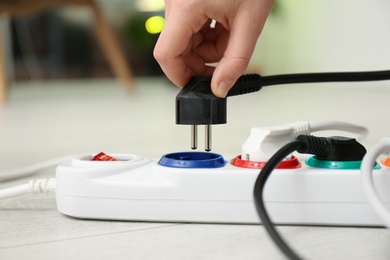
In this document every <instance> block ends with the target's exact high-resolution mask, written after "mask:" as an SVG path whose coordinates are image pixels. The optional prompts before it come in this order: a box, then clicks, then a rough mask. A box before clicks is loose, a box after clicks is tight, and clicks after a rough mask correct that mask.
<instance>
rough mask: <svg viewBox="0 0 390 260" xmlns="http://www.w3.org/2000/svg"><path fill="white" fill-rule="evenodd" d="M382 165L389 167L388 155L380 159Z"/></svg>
mask: <svg viewBox="0 0 390 260" xmlns="http://www.w3.org/2000/svg"><path fill="white" fill-rule="evenodd" d="M382 163H383V165H384V166H387V167H390V157H387V158H386V159H384V160H383V161H382Z"/></svg>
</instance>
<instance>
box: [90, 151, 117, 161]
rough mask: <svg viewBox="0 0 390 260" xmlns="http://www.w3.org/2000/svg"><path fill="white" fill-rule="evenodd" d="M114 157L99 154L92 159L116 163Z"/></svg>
mask: <svg viewBox="0 0 390 260" xmlns="http://www.w3.org/2000/svg"><path fill="white" fill-rule="evenodd" d="M116 160H117V159H115V158H114V157H111V156H109V155H107V154H105V153H98V154H97V155H95V156H94V157H93V158H92V161H116Z"/></svg>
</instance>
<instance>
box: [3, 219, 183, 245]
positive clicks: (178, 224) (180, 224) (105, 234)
mask: <svg viewBox="0 0 390 260" xmlns="http://www.w3.org/2000/svg"><path fill="white" fill-rule="evenodd" d="M182 225H188V223H176V224H170V225H165V226H159V227H151V228H141V229H136V230H124V231H117V232H111V233H104V234H97V235H89V236H81V237H72V238H65V239H58V240H50V241H41V242H36V243H27V244H21V245H14V246H5V247H1V246H0V249H11V248H18V247H25V246H34V245H43V244H51V243H58V242H62V241H70V240H77V239H84V238H91V237H99V236H109V235H115V234H121V233H133V232H140V231H148V230H155V229H162V228H171V227H176V226H182Z"/></svg>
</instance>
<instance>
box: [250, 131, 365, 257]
mask: <svg viewBox="0 0 390 260" xmlns="http://www.w3.org/2000/svg"><path fill="white" fill-rule="evenodd" d="M295 151H297V152H299V153H306V154H313V155H315V156H316V158H317V159H321V160H328V161H329V160H330V161H332V160H334V161H358V160H362V159H363V157H364V155H365V153H366V149H365V148H364V146H363V145H361V144H360V143H358V142H357V141H356V140H355V139H353V138H347V137H328V138H325V137H315V136H309V135H300V136H298V137H297V139H296V140H295V141H292V142H290V143H288V144H286V145H285V146H283V147H282V148H280V149H279V150H278V151H277V152H276V153H275V154H274V155H273V156H272V157H271V158H270V159H269V161H268V162H267V163H266V165H265V166H264V168H263V169H262V170H261V171H260V174H259V175H258V177H257V179H256V182H255V186H254V202H255V205H256V210H257V213H258V214H259V217H260V220H261V222H262V224H263V226H264V228H265V229H266V230H267V232H268V234H269V235H270V237H271V238H272V240H273V241H274V242H275V244H276V245H277V246H278V248H279V249H280V250H281V251H282V252H283V253H284V254H285V255H286V256H287V257H288V258H289V259H291V260H299V259H302V258H301V257H300V256H298V255H297V254H296V253H295V252H294V251H293V250H292V249H291V248H290V247H289V246H288V244H287V243H286V242H285V241H284V240H283V238H282V237H281V236H280V235H279V233H278V232H277V231H276V229H275V227H274V225H273V223H272V221H271V219H270V217H269V216H268V213H267V210H266V209H265V205H264V198H263V192H264V187H265V183H266V181H267V179H268V177H269V176H270V175H271V173H272V171H273V170H274V169H275V168H276V167H277V166H278V164H279V163H280V162H281V161H283V160H284V159H285V158H286V157H287V156H289V155H290V154H291V153H293V152H295Z"/></svg>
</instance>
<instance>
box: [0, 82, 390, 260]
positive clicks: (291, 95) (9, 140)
mask: <svg viewBox="0 0 390 260" xmlns="http://www.w3.org/2000/svg"><path fill="white" fill-rule="evenodd" d="M137 85H138V86H137V92H136V94H135V95H134V96H128V95H126V94H125V92H124V90H123V89H122V88H121V87H120V86H119V85H118V84H117V83H116V82H114V81H111V80H99V81H85V82H84V81H77V82H49V83H33V84H17V85H14V86H12V88H11V90H10V99H9V102H8V103H7V104H5V105H3V106H2V107H1V108H0V177H1V172H6V171H7V170H11V169H15V168H20V167H23V166H27V165H29V164H31V163H35V162H40V161H45V160H47V159H51V158H55V157H59V156H64V155H71V154H78V153H86V152H88V153H89V152H99V151H104V152H115V153H121V152H126V153H137V154H141V155H144V156H147V157H150V158H153V159H158V158H159V157H160V156H161V155H162V154H164V153H167V152H173V151H183V150H188V149H189V145H190V144H189V128H188V127H186V126H177V125H175V123H174V122H175V119H174V98H175V95H176V94H177V92H178V89H177V88H175V87H172V86H171V85H170V84H168V82H167V81H165V80H163V79H139V81H138V82H137ZM389 86H390V83H388V82H377V83H359V84H318V85H313V84H310V85H290V86H274V87H267V88H264V89H263V90H262V91H261V92H259V93H256V94H252V95H247V96H245V97H244V96H243V97H231V98H229V99H228V124H227V125H221V126H215V127H214V128H213V129H214V131H213V137H214V143H213V147H214V148H213V150H214V151H216V152H218V153H222V154H223V155H224V156H225V157H226V158H229V157H230V158H231V157H232V156H235V155H237V154H239V153H240V146H241V144H242V143H243V142H244V141H245V139H246V137H247V135H248V133H249V130H250V128H251V127H252V126H256V125H259V126H264V125H273V124H281V123H286V122H292V121H296V120H308V121H314V120H346V121H349V122H353V123H357V124H363V125H366V126H367V127H368V128H369V129H370V130H371V134H370V136H369V137H368V138H367V139H366V140H364V141H363V142H364V144H365V145H366V147H367V148H370V147H371V146H372V145H373V144H374V143H375V142H376V141H377V140H378V139H379V138H380V137H383V136H390V120H389V119H388V115H387V114H386V113H387V112H388V111H389V108H390V103H389V102H388V98H389V97H390V87H389ZM202 136H203V135H202V133H201V134H200V137H199V139H200V140H202ZM199 147H200V148H202V147H203V144H200V145H199ZM53 175H54V168H52V169H47V170H45V171H42V172H40V173H38V174H37V175H36V176H35V177H43V176H46V177H48V176H53ZM27 179H28V178H24V179H18V180H13V181H10V182H6V183H1V184H0V188H3V187H7V186H12V185H15V184H19V183H24V182H25V181H26V180H27ZM0 227H1V228H0V230H1V232H0V259H71V258H72V259H283V257H282V256H281V254H280V253H279V252H278V251H277V249H275V247H274V245H273V244H272V242H270V240H269V238H268V236H267V234H266V233H265V231H264V229H263V228H262V227H261V226H257V225H213V224H171V223H142V222H139V223H138V222H137V223H136V222H114V221H87V220H76V219H72V218H68V217H66V216H63V215H61V214H60V213H58V212H57V211H56V206H55V200H54V196H49V197H48V196H40V195H39V196H36V197H34V196H25V197H19V198H13V199H8V200H4V201H0ZM279 229H280V231H281V232H282V233H283V235H284V236H285V237H286V238H287V240H288V241H289V242H290V244H292V245H293V246H294V248H296V249H297V251H298V252H301V254H302V255H304V256H306V257H307V258H308V259H389V258H390V247H389V246H388V245H389V242H390V233H389V231H388V230H385V229H381V228H353V227H310V226H283V227H279Z"/></svg>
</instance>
